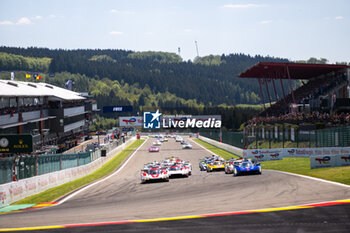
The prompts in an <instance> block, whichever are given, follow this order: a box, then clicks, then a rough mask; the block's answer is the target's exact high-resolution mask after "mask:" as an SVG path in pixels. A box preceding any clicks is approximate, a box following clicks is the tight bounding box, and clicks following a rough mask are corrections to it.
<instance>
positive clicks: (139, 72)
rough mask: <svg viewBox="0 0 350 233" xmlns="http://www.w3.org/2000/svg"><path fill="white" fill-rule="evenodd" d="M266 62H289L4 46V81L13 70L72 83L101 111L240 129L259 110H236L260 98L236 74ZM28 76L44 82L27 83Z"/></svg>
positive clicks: (0, 58)
mask: <svg viewBox="0 0 350 233" xmlns="http://www.w3.org/2000/svg"><path fill="white" fill-rule="evenodd" d="M262 61H274V62H288V60H286V59H280V58H273V57H263V56H249V55H244V54H229V55H225V54H223V55H221V56H219V55H215V56H214V55H209V56H206V57H197V58H196V59H195V60H194V61H193V62H192V61H183V60H182V59H181V57H180V56H178V55H177V54H174V53H165V52H150V51H149V52H133V51H127V50H90V49H80V50H61V49H59V50H51V49H46V48H13V47H0V71H2V72H1V73H0V79H9V77H10V75H9V72H10V71H15V72H16V80H21V81H34V82H36V81H44V82H47V83H51V84H53V85H57V86H60V87H64V83H65V82H66V81H67V80H73V81H74V83H75V85H74V86H73V90H74V91H79V92H89V93H90V94H91V95H92V96H93V98H94V99H96V100H97V103H98V106H99V108H100V109H102V107H103V106H106V105H132V106H133V109H134V112H133V114H137V113H141V112H142V111H143V110H146V109H150V108H155V107H157V108H160V109H161V110H162V111H163V112H164V113H168V114H176V113H178V114H193V115H197V114H199V115H201V114H221V115H222V119H223V125H224V126H225V128H227V129H238V128H239V127H240V125H241V124H242V123H243V122H245V121H246V120H248V119H250V118H251V117H253V116H254V115H256V114H257V113H258V112H259V111H260V109H259V108H249V107H248V108H247V107H235V105H237V104H258V103H260V97H259V94H258V93H259V86H258V83H257V82H256V80H255V79H242V78H238V77H237V75H238V74H239V73H240V72H242V71H244V70H245V69H247V68H249V67H250V66H252V65H254V64H256V63H258V62H262ZM28 72H29V73H37V74H39V75H41V77H42V80H30V79H26V78H25V74H26V73H28ZM295 85H297V83H295ZM101 116H104V117H113V115H109V114H106V113H101ZM233 119H234V120H233Z"/></svg>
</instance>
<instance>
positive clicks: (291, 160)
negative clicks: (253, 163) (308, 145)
mask: <svg viewBox="0 0 350 233" xmlns="http://www.w3.org/2000/svg"><path fill="white" fill-rule="evenodd" d="M261 165H262V167H263V168H264V169H271V170H279V171H286V172H291V173H296V174H300V175H306V176H312V177H316V178H321V179H324V180H330V181H335V182H339V183H343V184H348V185H350V167H330V168H317V169H311V168H310V159H309V158H299V157H287V158H283V160H275V161H266V162H262V163H261Z"/></svg>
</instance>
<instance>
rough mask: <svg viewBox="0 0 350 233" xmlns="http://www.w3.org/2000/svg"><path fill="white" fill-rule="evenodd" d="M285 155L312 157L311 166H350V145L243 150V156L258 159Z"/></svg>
mask: <svg viewBox="0 0 350 233" xmlns="http://www.w3.org/2000/svg"><path fill="white" fill-rule="evenodd" d="M284 157H307V158H310V167H311V168H323V167H342V166H350V147H323V148H281V149H248V150H243V158H251V159H255V160H258V161H271V160H279V159H283V158H284Z"/></svg>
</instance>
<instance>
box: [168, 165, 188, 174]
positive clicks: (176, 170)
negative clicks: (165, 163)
mask: <svg viewBox="0 0 350 233" xmlns="http://www.w3.org/2000/svg"><path fill="white" fill-rule="evenodd" d="M169 174H170V176H176V175H178V176H185V177H188V176H189V170H188V169H186V168H185V166H184V165H182V164H174V165H173V166H171V167H170V168H169Z"/></svg>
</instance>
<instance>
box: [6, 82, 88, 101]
mask: <svg viewBox="0 0 350 233" xmlns="http://www.w3.org/2000/svg"><path fill="white" fill-rule="evenodd" d="M0 96H1V97H13V96H16V97H17V96H18V97H39V96H48V97H50V98H53V99H61V100H84V99H85V98H84V97H82V96H80V94H79V93H77V92H74V91H70V90H67V89H64V88H60V87H57V86H54V85H50V84H47V83H33V82H20V81H10V80H0Z"/></svg>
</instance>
